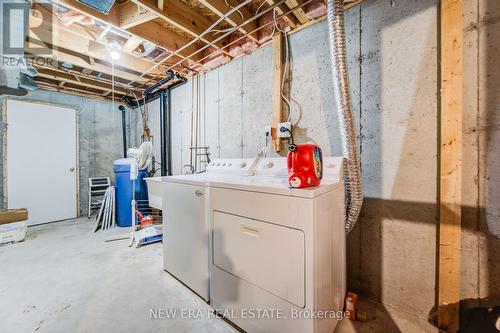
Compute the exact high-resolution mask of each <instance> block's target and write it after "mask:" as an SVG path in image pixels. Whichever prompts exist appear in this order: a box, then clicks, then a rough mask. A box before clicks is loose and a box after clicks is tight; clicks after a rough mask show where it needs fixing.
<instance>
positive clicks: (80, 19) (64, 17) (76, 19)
mask: <svg viewBox="0 0 500 333" xmlns="http://www.w3.org/2000/svg"><path fill="white" fill-rule="evenodd" d="M57 15H58V16H59V19H60V20H61V22H62V24H63V25H64V26H65V27H69V26H70V25H72V24H73V23H80V24H83V25H91V24H94V19H93V18H92V17H90V16H87V15H83V14H81V13H79V12H77V11H74V10H68V11H67V12H60V13H58V14H57Z"/></svg>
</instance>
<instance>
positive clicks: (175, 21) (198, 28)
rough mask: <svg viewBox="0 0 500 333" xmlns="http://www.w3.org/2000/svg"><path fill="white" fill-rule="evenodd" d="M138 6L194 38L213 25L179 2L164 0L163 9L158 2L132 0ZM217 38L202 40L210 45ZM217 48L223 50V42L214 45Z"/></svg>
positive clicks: (205, 37) (210, 37)
mask: <svg viewBox="0 0 500 333" xmlns="http://www.w3.org/2000/svg"><path fill="white" fill-rule="evenodd" d="M132 2H134V3H136V4H137V5H138V6H140V7H142V8H145V9H147V10H148V11H150V12H152V13H154V14H155V15H157V16H158V17H159V18H161V19H162V20H164V21H165V22H168V23H170V24H172V25H173V26H175V27H176V28H178V29H181V30H182V31H184V32H186V33H188V34H190V35H192V36H193V37H198V36H200V35H201V34H202V33H203V32H204V31H205V30H207V29H208V28H209V27H210V26H211V25H212V22H210V20H209V19H207V18H206V17H204V16H203V15H201V14H199V13H197V12H195V11H194V10H193V9H192V8H191V7H189V6H187V5H185V4H184V3H182V2H181V1H179V0H163V1H162V6H163V9H160V8H159V7H158V2H157V1H156V0H132ZM215 39H216V38H215V37H213V36H212V35H211V34H206V35H205V36H203V37H202V38H201V40H202V41H203V42H205V43H210V42H212V41H214V40H215ZM214 46H215V47H216V48H223V47H224V43H223V41H219V42H216V43H215V44H214Z"/></svg>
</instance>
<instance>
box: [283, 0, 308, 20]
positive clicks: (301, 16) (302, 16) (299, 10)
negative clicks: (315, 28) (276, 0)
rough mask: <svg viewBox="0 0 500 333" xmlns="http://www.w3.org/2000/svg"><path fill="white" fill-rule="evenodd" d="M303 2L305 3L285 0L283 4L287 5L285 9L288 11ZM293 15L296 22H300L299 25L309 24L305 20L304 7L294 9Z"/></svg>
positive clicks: (299, 0)
mask: <svg viewBox="0 0 500 333" xmlns="http://www.w3.org/2000/svg"><path fill="white" fill-rule="evenodd" d="M304 2H305V1H304V0H286V1H285V4H286V5H287V7H288V8H289V9H294V8H296V7H297V6H300V5H302V4H304ZM293 14H294V15H295V17H296V18H297V20H298V21H299V22H300V24H305V23H307V22H309V19H308V18H307V15H306V11H305V9H304V7H298V8H297V9H295V10H294V11H293Z"/></svg>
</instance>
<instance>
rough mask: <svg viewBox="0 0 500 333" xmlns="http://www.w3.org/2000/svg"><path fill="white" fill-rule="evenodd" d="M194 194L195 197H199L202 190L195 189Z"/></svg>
mask: <svg viewBox="0 0 500 333" xmlns="http://www.w3.org/2000/svg"><path fill="white" fill-rule="evenodd" d="M194 194H195V195H196V196H197V197H201V196H203V192H202V191H200V190H196V191H194Z"/></svg>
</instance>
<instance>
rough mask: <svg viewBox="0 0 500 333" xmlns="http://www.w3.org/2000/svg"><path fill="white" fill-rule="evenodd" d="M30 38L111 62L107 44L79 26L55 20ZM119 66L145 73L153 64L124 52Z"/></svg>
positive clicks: (43, 26)
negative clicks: (97, 40)
mask: <svg viewBox="0 0 500 333" xmlns="http://www.w3.org/2000/svg"><path fill="white" fill-rule="evenodd" d="M35 8H36V9H37V10H40V11H44V10H46V9H45V8H43V7H41V6H36V7H35ZM29 36H30V37H31V38H34V39H38V40H40V41H42V42H49V43H52V44H55V45H60V46H61V47H64V48H65V49H68V50H71V51H74V52H78V53H82V54H86V55H88V56H90V57H92V58H94V59H100V60H102V61H109V55H108V52H107V49H106V44H105V43H104V42H95V41H92V40H89V38H91V36H90V35H89V34H88V32H87V31H86V30H85V29H84V28H82V27H79V26H77V25H71V26H70V27H65V26H64V25H63V24H61V23H59V22H57V20H54V22H52V24H48V23H47V22H44V23H42V24H41V25H39V26H38V27H37V28H36V29H30V31H29ZM82 36H86V38H87V39H84V38H82ZM52 39H55V40H52ZM119 65H120V66H122V67H125V68H130V69H133V70H134V71H135V72H139V73H143V72H144V71H146V70H148V69H149V68H151V65H152V63H151V62H149V61H145V60H142V59H139V58H137V57H135V56H132V55H130V54H128V53H125V52H124V53H123V54H122V55H121V58H120V63H119ZM158 73H159V71H157V70H154V71H152V72H151V75H157V74H158Z"/></svg>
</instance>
